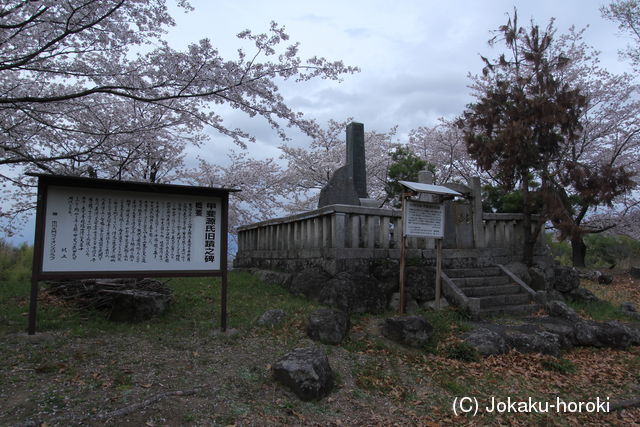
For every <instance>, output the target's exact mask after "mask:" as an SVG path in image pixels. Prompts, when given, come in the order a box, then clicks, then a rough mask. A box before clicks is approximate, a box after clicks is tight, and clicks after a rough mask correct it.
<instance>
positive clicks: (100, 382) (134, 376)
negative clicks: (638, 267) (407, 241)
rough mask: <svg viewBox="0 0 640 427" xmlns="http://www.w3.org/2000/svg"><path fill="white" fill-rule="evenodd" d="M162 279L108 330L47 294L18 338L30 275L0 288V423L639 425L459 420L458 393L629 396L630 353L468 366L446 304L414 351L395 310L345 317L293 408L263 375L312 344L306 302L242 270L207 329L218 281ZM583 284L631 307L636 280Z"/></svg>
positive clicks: (513, 357)
mask: <svg viewBox="0 0 640 427" xmlns="http://www.w3.org/2000/svg"><path fill="white" fill-rule="evenodd" d="M170 283H171V286H172V289H173V291H174V295H175V303H174V305H173V307H172V308H171V310H170V311H169V312H168V313H167V314H165V315H164V316H162V317H160V318H157V319H155V320H151V321H147V322H142V323H138V324H127V323H113V322H109V321H107V320H106V319H105V318H104V316H103V315H101V314H99V313H91V314H89V313H84V312H80V311H78V310H76V309H75V308H74V307H72V306H68V305H65V304H63V303H61V302H60V301H59V300H57V299H55V298H53V297H51V296H48V295H47V294H46V292H43V293H42V294H41V298H40V301H39V311H38V327H39V333H38V334H37V335H36V336H35V337H28V336H27V335H26V334H25V333H24V331H25V328H26V322H27V317H26V312H27V306H28V281H24V280H23V279H21V280H4V281H2V282H0V354H2V358H3V362H4V363H3V364H2V365H0V399H1V400H2V402H3V404H2V406H1V409H0V425H15V424H20V423H25V422H27V421H33V422H34V423H36V424H35V425H37V423H46V424H47V425H73V424H80V423H82V424H90V425H104V424H106V425H118V426H120V425H132V426H133V425H150V426H153V425H229V424H238V425H240V424H254V425H265V424H267V425H280V424H304V425H331V424H334V425H340V424H342V425H352V424H362V425H390V424H401V425H402V424H404V425H412V424H413V425H430V424H431V425H441V424H444V425H447V424H456V425H476V424H510V425H530V424H545V425H546V424H557V425H578V424H579V425H585V424H594V425H596V424H603V423H605V424H613V425H631V423H632V422H636V423H637V422H638V420H640V409H633V410H625V411H615V412H613V413H610V414H602V413H600V414H588V413H584V412H582V413H556V412H555V411H551V412H548V413H533V414H528V413H518V414H515V413H489V412H487V411H481V412H480V413H479V414H478V415H477V416H476V417H473V416H472V415H462V416H456V415H455V414H454V413H453V411H452V404H453V402H454V399H455V398H460V397H464V396H468V397H472V398H477V399H478V400H479V403H480V406H481V407H484V406H486V405H489V404H490V402H491V398H492V397H495V398H498V399H502V400H504V401H506V400H507V398H511V399H518V400H526V399H527V398H529V397H531V398H533V399H534V400H536V401H541V402H555V399H556V398H557V397H560V398H561V399H563V400H564V401H583V402H587V401H594V400H595V399H596V398H600V399H606V398H607V397H610V398H611V400H615V399H625V398H630V397H633V396H638V395H639V394H640V348H638V347H632V348H630V349H627V350H624V351H623V350H611V349H591V348H580V349H575V350H573V351H570V352H567V353H565V354H563V356H562V357H561V358H557V359H556V358H553V357H549V356H542V355H536V354H527V355H523V354H519V353H516V352H512V353H509V354H506V355H502V356H497V357H488V358H484V359H476V358H475V357H474V355H472V354H469V352H468V349H467V348H465V346H463V345H460V336H461V334H462V333H463V332H464V331H466V330H468V327H467V326H466V323H465V319H464V317H463V316H461V315H459V314H458V313H457V312H456V311H455V310H445V311H442V312H437V313H436V312H424V313H421V314H423V315H425V316H426V317H427V318H428V319H429V321H430V322H431V323H432V324H433V325H434V328H435V332H436V333H435V334H434V337H433V339H432V341H431V342H430V343H429V345H427V346H426V347H425V348H424V349H407V348H403V347H401V346H398V345H396V344H394V343H392V342H390V341H388V340H386V339H384V338H382V337H381V336H380V335H379V333H378V330H377V324H378V323H379V322H380V321H381V320H382V319H383V318H384V317H385V316H391V315H393V313H386V314H384V315H377V316H373V315H353V316H352V324H353V327H352V330H351V333H350V337H349V338H348V340H347V341H346V342H345V343H343V345H341V346H325V345H320V344H318V345H320V346H321V347H323V348H324V349H325V351H326V352H327V354H328V356H329V360H330V363H331V365H332V368H333V369H334V371H335V373H336V376H337V387H336V390H335V391H334V392H333V393H332V394H331V395H330V396H328V397H327V398H325V399H323V400H321V401H319V402H301V401H299V400H298V399H297V398H296V397H295V396H294V395H293V394H291V393H290V392H289V391H287V390H286V389H284V388H282V387H281V386H280V385H278V384H276V383H275V382H274V381H273V380H272V378H271V371H270V367H271V365H272V364H273V363H274V362H275V361H277V360H278V359H279V358H280V357H281V356H282V355H283V354H284V353H286V352H287V351H288V350H290V349H292V348H295V347H301V346H310V345H314V344H315V343H313V342H312V341H311V340H309V339H308V338H307V337H306V334H305V324H306V318H307V316H308V314H309V313H310V312H311V311H313V310H314V309H316V308H317V306H316V305H314V304H312V303H309V302H308V301H306V300H304V299H301V298H297V297H294V296H291V295H290V294H288V293H287V292H286V291H284V290H283V289H281V288H280V287H278V286H276V285H272V284H267V283H261V282H260V281H259V280H258V279H257V278H255V277H254V276H252V275H250V274H248V273H240V272H232V273H231V274H230V289H229V326H230V327H231V328H233V329H234V330H235V331H233V332H232V333H229V334H216V333H214V328H216V327H217V326H218V324H219V310H220V308H219V307H220V300H219V290H220V289H219V282H218V281H217V280H216V279H174V280H172V281H171V282H170ZM588 286H589V287H590V288H591V290H592V291H594V292H595V293H596V294H598V295H599V296H600V297H607V298H609V299H611V300H612V301H613V302H614V303H615V304H618V303H619V302H620V301H622V300H630V301H634V302H635V303H636V304H639V303H640V293H638V288H639V286H640V284H639V283H637V282H634V281H631V280H630V279H629V278H628V276H616V280H615V282H614V284H613V285H609V286H608V287H604V286H603V285H597V284H589V285H588ZM610 307H613V306H612V305H606V304H605V306H604V308H603V307H596V306H581V307H578V308H579V309H580V310H581V311H582V313H583V315H585V316H594V317H600V316H601V317H602V318H603V319H608V318H611V317H612V316H613V317H615V316H616V314H615V310H613V311H612V310H611V308H610ZM271 308H281V309H283V310H285V311H286V312H287V319H286V320H285V322H284V323H283V324H281V325H280V326H278V327H276V328H261V327H258V326H256V324H255V320H256V319H257V318H258V317H259V316H260V314H262V313H263V312H264V311H266V310H268V309H271ZM214 319H215V321H214ZM131 405H133V406H131ZM127 408H129V409H131V408H134V410H131V411H129V410H128V409H127ZM123 409H127V410H124V411H123Z"/></svg>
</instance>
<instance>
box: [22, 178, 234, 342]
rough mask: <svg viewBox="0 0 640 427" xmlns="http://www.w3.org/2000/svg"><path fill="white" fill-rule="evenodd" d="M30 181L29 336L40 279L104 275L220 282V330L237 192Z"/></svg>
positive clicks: (137, 184) (89, 180)
mask: <svg viewBox="0 0 640 427" xmlns="http://www.w3.org/2000/svg"><path fill="white" fill-rule="evenodd" d="M34 176H37V177H38V205H37V212H36V234H35V241H34V259H33V275H32V288H31V304H30V310H29V333H30V334H33V333H35V325H36V309H37V307H36V304H37V295H38V281H40V280H49V279H72V278H73V279H82V278H106V277H108V278H115V277H130V278H142V277H177V276H203V277H204V276H219V277H221V278H222V298H221V299H222V309H221V312H222V313H221V327H222V329H223V330H224V329H226V292H227V224H228V220H227V213H228V201H229V193H230V192H233V191H238V190H233V189H224V188H209V187H193V186H184V185H170V184H152V183H144V182H125V181H114V180H106V179H93V178H82V177H69V176H60V175H40V174H39V175H34Z"/></svg>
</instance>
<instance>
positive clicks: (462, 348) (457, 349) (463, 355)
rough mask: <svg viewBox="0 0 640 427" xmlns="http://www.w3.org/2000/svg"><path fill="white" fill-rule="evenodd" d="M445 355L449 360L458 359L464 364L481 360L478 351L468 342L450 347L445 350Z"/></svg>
mask: <svg viewBox="0 0 640 427" xmlns="http://www.w3.org/2000/svg"><path fill="white" fill-rule="evenodd" d="M444 354H445V356H447V357H448V358H449V359H456V360H460V361H463V362H478V361H479V360H480V353H479V352H478V350H476V349H475V347H472V346H471V345H469V344H467V343H466V342H455V343H453V344H450V345H448V346H447V347H445V349H444Z"/></svg>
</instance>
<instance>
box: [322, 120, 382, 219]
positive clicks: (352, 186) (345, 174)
mask: <svg viewBox="0 0 640 427" xmlns="http://www.w3.org/2000/svg"><path fill="white" fill-rule="evenodd" d="M368 197H369V196H368V194H367V166H366V162H365V155H364V125H363V124H362V123H356V122H352V123H349V125H348V126H347V162H346V164H345V165H344V166H342V167H340V168H338V169H337V170H336V171H335V172H334V173H333V175H332V176H331V178H330V179H329V182H328V183H327V185H325V186H324V187H323V188H322V190H321V191H320V200H319V201H318V208H321V207H323V206H327V205H336V204H339V205H355V206H360V205H364V206H376V207H377V203H376V202H375V200H371V199H368Z"/></svg>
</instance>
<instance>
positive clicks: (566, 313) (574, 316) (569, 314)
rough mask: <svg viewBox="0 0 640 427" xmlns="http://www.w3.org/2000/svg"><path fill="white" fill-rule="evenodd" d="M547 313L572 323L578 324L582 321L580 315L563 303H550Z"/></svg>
mask: <svg viewBox="0 0 640 427" xmlns="http://www.w3.org/2000/svg"><path fill="white" fill-rule="evenodd" d="M547 312H548V313H549V315H551V316H555V317H559V318H561V319H566V320H568V321H570V322H574V323H578V322H581V321H582V319H580V316H578V313H576V311H575V310H574V309H573V308H571V307H569V306H568V305H567V304H565V303H564V302H562V301H550V302H549V304H547Z"/></svg>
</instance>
